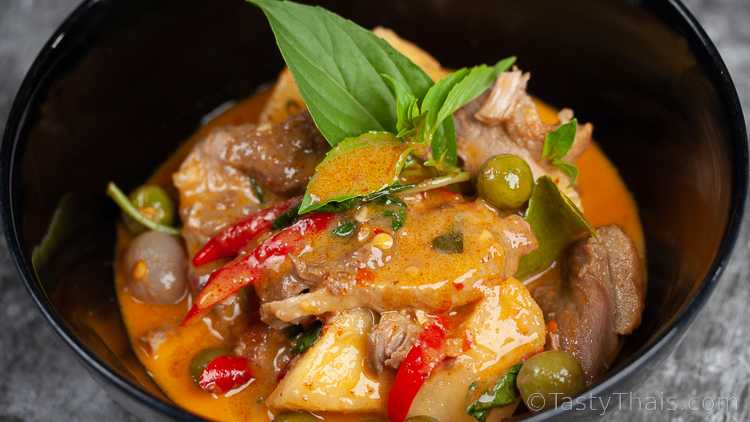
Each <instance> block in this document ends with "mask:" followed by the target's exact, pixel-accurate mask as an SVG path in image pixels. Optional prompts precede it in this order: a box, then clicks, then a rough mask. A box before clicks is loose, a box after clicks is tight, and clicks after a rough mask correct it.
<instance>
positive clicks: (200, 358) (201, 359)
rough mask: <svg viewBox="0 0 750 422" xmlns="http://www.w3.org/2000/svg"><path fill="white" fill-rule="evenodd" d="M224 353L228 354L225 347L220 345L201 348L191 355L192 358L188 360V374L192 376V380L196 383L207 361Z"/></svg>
mask: <svg viewBox="0 0 750 422" xmlns="http://www.w3.org/2000/svg"><path fill="white" fill-rule="evenodd" d="M226 354H228V352H227V350H226V349H223V348H221V347H209V348H208V349H203V350H201V351H200V352H198V353H197V354H196V355H195V356H193V359H192V360H191V361H190V376H191V377H193V381H195V382H196V383H197V382H198V381H200V379H201V374H202V373H203V370H204V369H205V368H206V365H208V363H209V362H211V361H212V360H214V359H215V358H217V357H219V356H221V355H226Z"/></svg>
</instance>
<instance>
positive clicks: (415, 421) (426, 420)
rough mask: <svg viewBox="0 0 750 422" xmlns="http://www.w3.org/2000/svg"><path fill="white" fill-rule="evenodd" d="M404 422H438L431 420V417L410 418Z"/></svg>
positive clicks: (437, 421)
mask: <svg viewBox="0 0 750 422" xmlns="http://www.w3.org/2000/svg"><path fill="white" fill-rule="evenodd" d="M405 422H440V421H439V420H437V419H435V418H433V417H432V416H421V415H420V416H412V417H410V418H406V421H405Z"/></svg>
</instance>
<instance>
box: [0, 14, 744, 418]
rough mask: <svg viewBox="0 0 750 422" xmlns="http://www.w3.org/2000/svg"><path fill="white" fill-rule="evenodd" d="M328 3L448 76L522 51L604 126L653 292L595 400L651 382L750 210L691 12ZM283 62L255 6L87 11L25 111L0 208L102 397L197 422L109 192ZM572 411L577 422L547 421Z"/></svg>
mask: <svg viewBox="0 0 750 422" xmlns="http://www.w3.org/2000/svg"><path fill="white" fill-rule="evenodd" d="M324 6H326V7H328V8H330V9H332V10H334V11H336V12H338V13H340V14H342V15H344V16H346V17H349V18H352V19H354V20H355V21H357V22H359V23H361V24H363V25H364V26H370V27H371V26H375V25H385V26H389V27H392V28H394V29H395V30H397V31H398V32H399V33H400V34H401V35H403V36H404V37H405V38H407V39H411V40H414V41H416V42H417V43H418V44H420V45H422V46H424V47H425V48H426V49H427V50H428V51H430V52H432V53H434V54H435V55H436V56H437V57H438V58H439V59H440V60H441V61H442V62H443V63H444V64H446V65H448V66H454V67H458V66H462V65H468V64H475V63H479V62H492V61H494V60H497V58H499V57H504V56H507V55H509V54H516V55H518V56H519V58H520V59H519V62H520V65H521V66H522V67H523V68H524V69H527V70H530V71H531V72H532V74H533V76H534V77H533V79H532V86H531V90H532V91H533V92H534V93H537V94H538V95H539V96H541V97H542V98H544V99H546V100H547V101H549V102H551V103H552V104H555V105H558V106H561V105H567V106H571V107H572V108H574V109H575V110H576V112H577V114H578V115H579V116H580V117H581V118H582V119H583V120H586V121H591V122H594V124H595V125H596V132H595V135H596V137H597V139H598V140H599V142H600V144H601V145H602V147H603V148H604V149H605V151H606V152H607V153H608V154H609V156H610V157H611V158H612V159H613V160H614V162H615V163H616V164H617V166H618V167H619V169H620V170H621V172H622V173H623V176H624V178H625V180H626V182H627V183H628V185H629V187H630V188H631V190H632V191H633V193H634V194H635V197H636V199H637V201H638V203H639V205H640V212H641V216H642V219H643V222H644V225H645V231H646V235H647V247H648V271H649V275H650V280H649V291H648V304H647V307H646V314H645V316H644V323H643V325H642V327H641V328H640V329H639V330H638V331H637V332H636V333H635V334H634V335H633V336H632V337H631V338H630V340H629V341H628V343H627V347H626V349H625V350H624V351H623V353H622V356H621V358H620V360H619V361H618V362H617V364H616V365H615V367H614V368H612V370H611V371H610V373H609V376H608V377H607V379H606V380H604V381H603V382H601V383H600V384H598V385H596V386H594V387H593V388H592V389H591V390H590V391H589V393H588V394H587V395H585V396H584V397H581V398H579V399H578V400H579V402H578V403H582V401H583V400H586V396H588V395H590V396H607V395H609V394H612V393H613V392H618V391H628V390H631V389H632V388H634V387H635V386H636V385H638V384H639V383H641V382H642V381H643V380H644V379H645V378H646V377H647V376H648V374H649V372H650V368H651V367H653V366H655V365H658V364H659V363H660V362H661V361H662V360H663V359H664V358H665V357H666V356H667V355H668V354H669V352H670V351H671V350H672V349H674V347H675V346H676V345H677V343H678V342H679V340H680V339H681V337H682V336H683V334H684V333H685V331H686V330H687V328H688V326H689V325H690V323H691V321H692V320H693V319H694V318H695V317H696V315H697V314H698V311H699V310H700V309H701V308H702V307H703V305H704V304H705V303H706V300H707V299H708V298H709V296H710V294H711V292H712V291H713V289H714V287H715V286H716V284H717V283H718V281H719V276H720V274H721V271H722V269H723V268H724V266H725V265H726V263H727V260H728V258H729V255H730V253H731V251H732V247H733V245H734V241H735V239H736V237H737V232H738V227H739V224H740V220H741V217H742V212H743V204H744V202H745V196H746V187H747V186H746V185H747V177H748V158H747V140H746V134H745V127H744V123H743V117H742V111H741V109H740V105H739V102H738V100H737V96H736V93H735V90H734V86H733V85H732V81H731V79H730V77H729V75H728V73H727V69H726V67H725V66H724V64H723V63H722V61H721V58H720V57H719V55H718V53H717V52H716V49H715V48H714V46H713V45H712V43H711V41H710V40H709V39H708V37H707V36H706V34H705V33H704V32H703V30H702V29H701V28H700V25H698V23H697V22H696V21H695V19H694V18H693V17H692V16H691V15H690V13H689V12H688V11H687V10H686V9H685V7H684V6H682V5H681V4H680V3H679V2H678V1H634V0H630V1H609V2H604V1H601V0H589V1H575V2H546V1H525V2H517V1H504V2H497V1H495V0H477V1H473V2H461V1H448V0H439V1H438V0H415V1H409V2H405V1H399V0H389V1H379V2H351V1H326V2H325V4H324ZM281 66H282V61H281V58H280V56H279V54H278V52H277V49H276V47H275V44H274V41H273V38H272V35H271V32H270V30H269V28H268V25H267V24H266V22H265V19H264V18H263V17H262V15H261V13H260V12H259V11H258V10H256V9H255V8H253V7H250V6H248V5H246V4H244V3H243V2H242V1H241V0H215V1H210V2H208V1H205V0H179V1H178V0H163V1H159V2H154V1H152V0H118V1H116V0H100V1H86V2H84V3H83V4H82V5H81V6H80V7H79V8H78V9H77V10H76V11H75V12H74V13H73V14H72V15H71V16H70V17H69V18H68V19H67V20H66V21H65V22H64V23H63V24H62V26H61V27H60V29H59V30H58V31H57V32H56V33H55V34H54V35H53V36H52V38H51V39H50V41H49V42H48V43H47V45H46V46H45V47H44V49H43V50H42V52H41V53H40V55H39V57H38V58H37V60H36V62H35V63H34V65H33V67H32V68H31V70H30V71H29V74H28V75H27V76H26V79H25V81H24V83H23V85H22V87H21V89H20V91H19V93H18V96H17V98H16V100H15V103H14V105H13V109H12V111H11V113H10V118H9V120H8V124H7V129H6V132H5V138H4V141H3V144H2V150H1V151H0V154H1V157H0V159H1V163H2V164H1V165H2V179H1V182H0V201H1V203H2V217H3V223H4V229H5V235H6V237H7V240H8V246H9V248H10V250H11V252H12V255H13V257H14V259H15V262H16V264H17V266H18V271H19V273H20V274H21V278H22V279H23V280H24V283H25V284H26V286H27V288H28V290H29V292H30V293H31V295H32V296H33V297H34V300H35V301H36V303H37V305H38V306H39V309H40V310H41V311H42V313H43V314H44V315H45V317H46V318H47V320H48V321H49V322H50V324H52V326H53V327H54V329H55V330H56V331H57V333H58V334H60V336H61V337H62V338H63V339H64V340H65V342H66V343H67V344H68V345H69V346H70V347H71V348H72V349H73V351H74V352H75V353H76V354H77V355H78V357H80V359H81V360H82V361H83V362H84V364H85V366H86V367H87V368H88V369H89V370H90V372H91V373H92V374H93V375H94V376H95V378H96V379H98V380H99V381H100V383H101V385H102V386H103V387H105V388H106V389H107V390H108V391H109V392H110V393H111V394H112V396H113V397H114V398H115V399H116V400H118V401H120V402H121V403H122V404H123V405H125V406H126V407H127V408H129V409H131V410H132V411H133V412H135V413H138V414H140V415H142V416H145V417H146V418H148V419H153V418H155V417H158V416H160V417H172V418H177V419H190V418H193V416H192V415H190V414H189V413H186V412H185V411H184V410H181V409H179V408H177V407H176V406H174V405H173V404H172V403H171V402H170V401H169V400H168V399H166V398H165V397H164V396H163V395H162V394H161V393H160V392H159V390H158V389H157V388H156V387H155V386H154V385H153V384H152V383H151V382H150V381H149V379H148V377H147V376H146V375H145V371H144V370H143V368H142V367H140V365H139V364H138V363H137V362H136V361H135V359H134V357H133V354H132V353H131V351H130V349H129V347H128V346H127V341H125V334H124V331H123V328H122V325H121V323H120V322H119V314H118V310H117V306H116V305H115V303H116V302H115V300H114V291H113V287H112V274H111V273H112V255H113V242H114V222H115V219H116V214H117V213H116V210H115V208H114V206H112V205H111V204H110V203H109V202H108V201H107V200H105V199H104V197H103V195H102V192H103V191H104V188H105V184H106V182H107V181H109V180H117V181H119V182H120V183H121V184H122V186H123V187H124V188H127V189H129V188H132V187H134V186H136V185H138V184H139V183H141V182H142V181H143V180H144V179H145V178H146V177H147V176H148V175H149V173H150V172H151V171H152V170H153V169H154V168H155V167H156V166H157V165H158V164H159V163H160V162H162V161H163V160H164V159H165V158H166V157H167V156H168V155H169V153H170V152H171V151H173V150H174V149H175V148H176V147H177V146H178V144H179V143H180V141H182V140H183V139H185V138H186V137H187V136H188V135H189V134H190V133H191V132H192V131H194V130H195V129H196V127H197V126H198V124H199V122H200V120H201V117H202V116H204V115H205V114H206V113H208V112H209V111H211V110H212V109H214V108H215V107H217V106H218V105H220V104H222V103H224V102H226V101H228V100H232V99H238V98H243V97H246V96H248V95H250V94H252V93H253V92H254V91H255V90H256V89H257V88H258V87H259V86H261V85H262V84H265V83H268V82H269V81H272V80H273V78H274V77H275V76H276V74H277V72H278V71H279V69H280V68H281ZM58 206H60V211H59V212H58V213H57V214H54V213H55V210H56V208H57V207H58ZM53 215H56V217H55V218H54V222H53V223H52V224H51V230H50V231H49V234H48V235H47V236H46V237H45V234H46V233H47V230H48V227H50V223H51V222H52V221H53ZM92 315H93V316H94V317H95V318H96V319H97V320H98V321H106V322H107V323H108V324H110V326H111V329H110V330H109V331H110V333H109V335H107V336H101V335H100V334H97V331H96V330H95V329H92V327H91V325H90V323H89V322H88V321H90V320H91V316H92ZM578 403H577V404H578ZM575 407H576V408H578V407H579V406H578V405H576V406H575ZM589 414H591V413H589ZM560 415H564V416H571V415H573V412H569V411H565V410H564V409H557V410H553V411H548V412H546V413H542V414H539V415H535V417H534V419H544V418H547V417H552V416H560Z"/></svg>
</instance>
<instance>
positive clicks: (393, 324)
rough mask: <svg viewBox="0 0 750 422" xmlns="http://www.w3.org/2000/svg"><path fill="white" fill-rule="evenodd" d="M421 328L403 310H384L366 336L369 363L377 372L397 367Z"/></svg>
mask: <svg viewBox="0 0 750 422" xmlns="http://www.w3.org/2000/svg"><path fill="white" fill-rule="evenodd" d="M420 331H422V328H421V327H420V326H419V324H417V322H416V321H415V320H414V318H413V317H412V316H411V315H409V313H407V312H405V311H392V312H384V313H383V314H382V315H381V316H380V322H378V324H377V325H376V326H375V327H374V328H373V329H372V331H371V332H370V335H369V337H368V349H369V354H370V363H371V364H372V366H373V369H375V371H377V373H381V372H383V369H385V367H390V368H393V369H398V367H399V365H401V361H402V360H404V358H405V357H406V355H407V354H408V353H409V350H411V347H412V346H413V345H414V343H415V342H416V341H417V336H418V335H419V333H420Z"/></svg>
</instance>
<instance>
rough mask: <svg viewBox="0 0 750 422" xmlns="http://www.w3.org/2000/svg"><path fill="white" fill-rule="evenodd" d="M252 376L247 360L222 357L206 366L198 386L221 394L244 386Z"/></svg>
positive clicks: (235, 357) (237, 357)
mask: <svg viewBox="0 0 750 422" xmlns="http://www.w3.org/2000/svg"><path fill="white" fill-rule="evenodd" d="M252 376H253V374H252V373H251V372H250V366H249V365H248V361H247V358H244V357H242V356H230V355H223V356H217V357H216V358H214V359H213V360H212V361H210V362H209V363H208V364H207V365H206V368H205V369H203V372H201V376H200V379H199V380H198V385H199V386H200V387H201V388H202V389H204V390H206V391H210V392H212V393H217V394H222V393H226V392H227V391H229V390H232V389H234V388H237V387H239V386H241V385H243V384H245V383H246V382H248V381H250V378H252Z"/></svg>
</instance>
